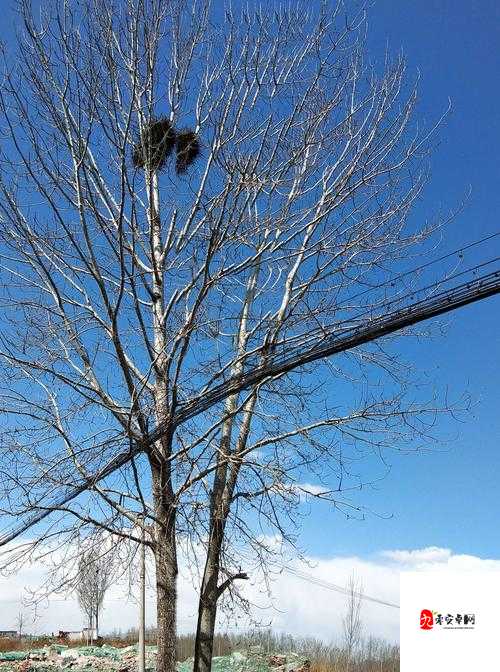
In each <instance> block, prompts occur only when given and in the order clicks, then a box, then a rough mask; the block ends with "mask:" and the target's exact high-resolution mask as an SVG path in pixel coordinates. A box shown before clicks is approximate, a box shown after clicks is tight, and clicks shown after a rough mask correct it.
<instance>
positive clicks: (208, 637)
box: [193, 533, 222, 672]
mask: <svg viewBox="0 0 500 672" xmlns="http://www.w3.org/2000/svg"><path fill="white" fill-rule="evenodd" d="M215 536H216V537H217V538H213V539H211V540H210V542H209V549H208V552H207V561H206V564H205V571H204V573H203V581H202V585H201V594H200V600H199V603H198V624H197V627H196V640H195V645H194V664H193V672H210V670H211V667H212V655H213V646H214V631H215V619H216V617H217V600H218V598H219V590H218V582H219V571H220V562H219V558H220V544H221V540H222V533H219V534H216V535H215Z"/></svg>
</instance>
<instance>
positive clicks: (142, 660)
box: [137, 516, 146, 672]
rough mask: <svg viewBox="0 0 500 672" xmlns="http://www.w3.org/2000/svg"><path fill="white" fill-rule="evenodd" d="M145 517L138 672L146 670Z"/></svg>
mask: <svg viewBox="0 0 500 672" xmlns="http://www.w3.org/2000/svg"><path fill="white" fill-rule="evenodd" d="M144 525H145V517H144V516H143V517H142V531H141V552H140V570H139V584H140V586H139V591H140V596H139V650H138V652H137V654H138V655H137V661H138V672H145V671H146V545H145V538H144V537H145V534H144Z"/></svg>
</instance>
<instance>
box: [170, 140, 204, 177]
mask: <svg viewBox="0 0 500 672" xmlns="http://www.w3.org/2000/svg"><path fill="white" fill-rule="evenodd" d="M175 151H176V162H175V170H176V171H177V174H178V175H181V174H182V173H185V172H186V170H187V169H188V167H189V166H190V165H191V164H192V163H193V161H195V160H196V158H197V157H198V155H199V154H200V142H199V140H198V136H197V135H196V133H195V132H194V131H180V132H179V133H177V138H176V145H175Z"/></svg>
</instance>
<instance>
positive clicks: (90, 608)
mask: <svg viewBox="0 0 500 672" xmlns="http://www.w3.org/2000/svg"><path fill="white" fill-rule="evenodd" d="M112 578H113V557H112V553H111V552H109V551H108V552H107V553H105V554H99V551H98V550H97V549H95V548H90V549H89V550H87V551H84V552H83V553H82V554H81V556H80V559H79V562H78V574H77V578H76V585H75V590H76V594H77V596H78V602H79V604H80V607H81V608H82V611H83V613H84V614H85V615H86V616H87V622H88V627H89V631H90V637H91V639H94V631H95V636H96V637H98V636H99V612H100V610H101V607H102V603H103V601H104V596H105V594H106V591H107V590H108V588H109V587H110V585H111V582H112Z"/></svg>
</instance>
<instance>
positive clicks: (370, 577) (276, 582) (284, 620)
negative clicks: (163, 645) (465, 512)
mask: <svg viewBox="0 0 500 672" xmlns="http://www.w3.org/2000/svg"><path fill="white" fill-rule="evenodd" d="M289 566H291V567H292V568H295V569H299V570H300V571H302V572H305V573H307V574H310V575H313V576H314V577H315V578H317V579H320V580H322V581H327V582H330V583H334V584H337V585H341V586H343V585H345V584H346V582H347V580H348V578H349V576H350V575H351V574H353V573H354V574H355V575H356V576H357V578H358V579H359V580H360V581H361V582H362V584H363V591H364V593H365V594H366V595H369V596H373V597H378V598H380V599H382V600H386V601H388V602H394V603H398V601H399V574H400V572H401V571H402V570H417V571H418V570H427V569H438V570H439V569H442V570H445V569H446V568H449V569H457V570H458V569H460V570H464V569H470V570H486V571H488V570H496V571H498V570H499V569H500V560H495V559H483V558H480V557H477V556H472V555H461V554H455V553H453V551H452V550H451V549H446V548H439V547H428V548H422V549H415V550H406V549H397V550H386V551H382V552H380V553H379V554H377V555H376V556H373V557H371V558H361V557H357V556H351V557H331V558H314V557H312V556H311V557H309V558H307V562H305V563H304V562H299V561H298V560H297V561H295V562H293V563H289ZM151 574H152V572H151ZM43 576H44V567H43V566H42V565H40V564H39V565H34V566H31V567H26V568H24V569H23V570H22V571H20V572H19V573H18V574H17V575H16V576H11V577H8V578H5V579H4V578H2V577H0V614H1V615H2V616H1V617H0V629H11V628H14V627H15V619H16V615H17V613H18V611H19V600H20V597H21V595H22V593H23V588H24V587H27V586H29V587H34V586H35V585H37V584H39V583H41V582H42V580H43ZM241 585H242V588H243V591H244V594H245V595H246V596H247V597H248V598H249V599H250V600H251V601H252V603H254V604H255V605H256V608H255V610H254V616H255V617H256V618H258V619H259V621H260V622H261V623H262V624H263V625H265V624H269V625H270V626H271V627H272V628H274V629H275V630H277V631H285V632H290V633H292V634H296V635H301V636H314V637H318V638H321V639H323V640H325V641H327V642H330V641H336V640H338V638H339V636H340V632H341V621H342V615H343V612H344V609H345V598H344V596H343V595H341V594H339V593H337V592H333V591H329V590H327V589H325V588H324V587H321V586H318V585H315V584H312V583H310V582H308V581H305V580H303V579H301V578H299V577H297V576H294V575H292V574H290V573H287V572H286V571H283V572H282V573H281V574H277V575H275V576H274V577H273V581H272V583H271V589H272V596H269V595H268V593H267V589H266V586H265V585H264V584H263V583H262V582H260V583H259V582H258V581H257V580H255V581H252V580H250V581H248V582H243V583H242V584H241ZM272 605H274V608H273V606H272ZM196 608H197V602H196V590H195V588H194V586H193V582H192V579H191V578H190V576H189V573H188V572H187V571H186V568H184V571H183V572H182V575H181V577H180V579H179V630H180V631H181V632H192V631H193V630H194V628H195V625H196ZM154 610H155V605H154V596H153V591H152V589H151V590H150V591H149V597H148V621H149V623H150V624H153V623H154ZM136 616H137V606H136V604H135V603H134V601H133V599H131V598H130V596H129V595H127V590H126V588H125V587H124V586H117V587H113V588H112V589H111V590H110V591H109V593H108V595H107V597H106V600H105V609H104V612H103V614H102V619H101V624H102V629H103V631H110V630H113V629H121V630H126V629H128V628H130V627H134V626H135V624H136V622H137V618H136ZM362 618H363V623H364V632H365V634H367V635H373V636H377V637H383V638H384V639H387V640H389V641H397V640H398V638H399V611H398V610H397V609H394V608H391V607H387V606H383V605H379V604H374V603H371V602H367V601H365V602H364V603H363V608H362ZM247 625H248V622H247V621H245V619H243V618H242V617H241V616H240V617H239V619H238V618H237V616H235V617H233V618H231V619H230V620H229V621H225V620H223V621H222V624H221V628H223V629H225V628H227V629H228V630H235V629H238V628H241V629H245V628H246V627H247ZM81 626H82V617H81V614H80V611H79V608H78V604H77V603H76V601H75V600H74V599H72V598H70V599H67V600H63V599H62V598H61V597H59V596H58V597H56V598H55V599H53V600H50V601H49V602H48V604H47V605H45V607H44V608H41V609H40V618H39V621H38V622H37V624H36V627H35V628H34V630H36V631H37V632H53V631H56V630H59V629H60V628H61V629H68V630H69V629H78V628H80V627H81Z"/></svg>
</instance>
